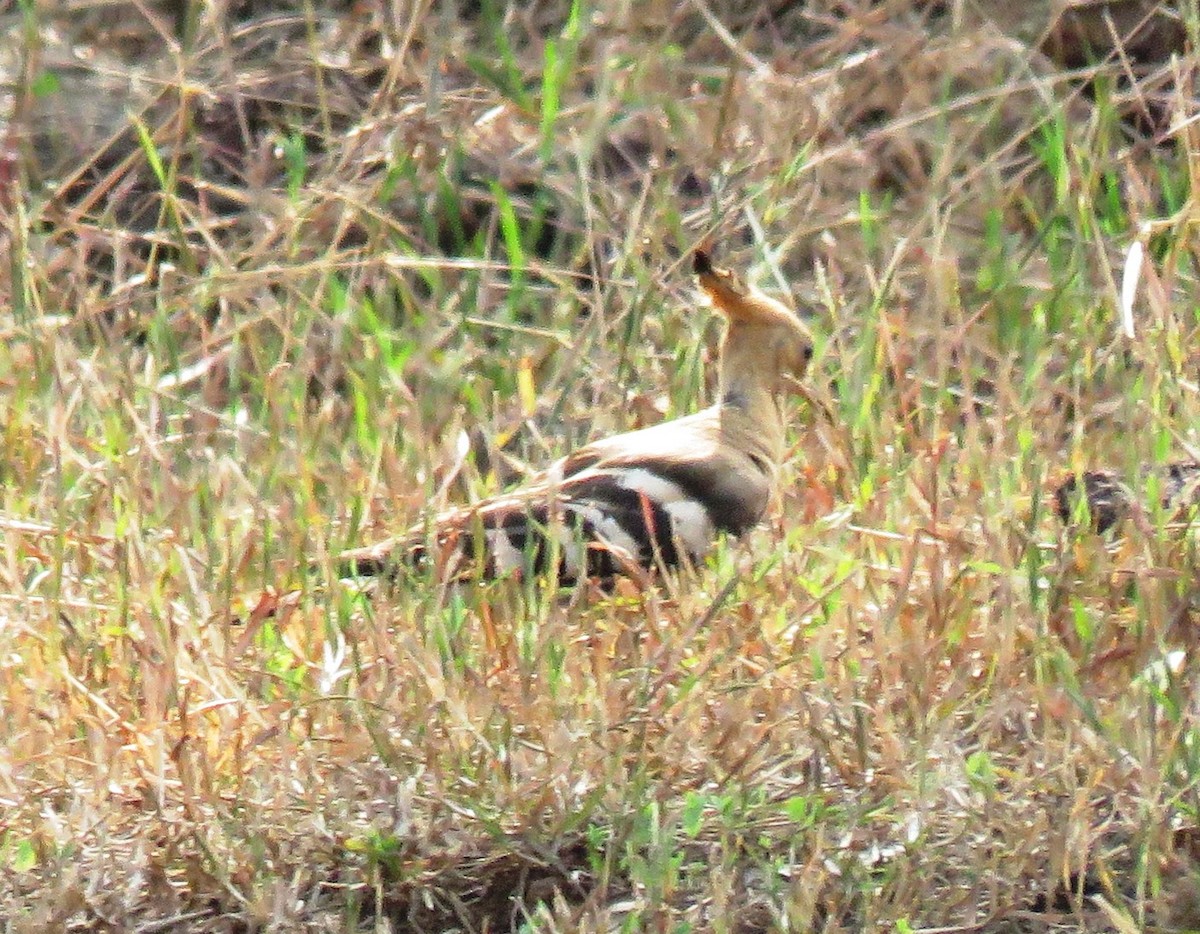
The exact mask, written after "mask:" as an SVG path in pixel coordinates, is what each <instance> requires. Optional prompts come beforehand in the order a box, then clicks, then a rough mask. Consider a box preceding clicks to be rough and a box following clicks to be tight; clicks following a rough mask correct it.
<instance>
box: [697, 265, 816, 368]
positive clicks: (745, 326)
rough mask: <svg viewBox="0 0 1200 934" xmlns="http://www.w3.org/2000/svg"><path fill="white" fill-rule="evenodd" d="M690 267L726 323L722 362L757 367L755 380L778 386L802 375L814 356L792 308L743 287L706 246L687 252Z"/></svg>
mask: <svg viewBox="0 0 1200 934" xmlns="http://www.w3.org/2000/svg"><path fill="white" fill-rule="evenodd" d="M692 270H693V272H695V274H696V279H697V281H698V282H699V283H700V288H701V289H702V290H703V291H704V293H705V294H706V295H707V296H708V297H709V299H711V300H712V303H713V305H714V306H716V308H717V309H718V310H719V311H721V313H722V314H724V315H725V317H726V319H727V320H728V321H729V329H728V331H727V332H726V336H725V345H724V347H725V357H726V359H725V363H726V365H727V366H734V367H738V368H757V369H758V370H759V372H758V374H757V375H758V376H759V378H761V379H767V380H770V379H772V378H773V379H774V380H776V386H777V388H782V387H783V386H784V385H786V384H787V382H788V381H789V378H791V380H798V379H800V378H801V377H802V376H804V373H805V370H806V369H807V368H808V362H809V360H811V359H812V354H813V344H812V334H811V333H810V332H809V330H808V328H807V327H806V326H805V325H804V323H803V322H802V321H801V320H800V318H799V317H798V316H797V314H796V313H795V312H794V311H793V310H792V309H791V308H789V307H788V306H787V305H785V304H784V303H783V302H781V301H779V300H778V299H775V298H771V297H770V296H769V295H764V294H763V293H762V292H760V291H758V289H755V288H754V287H752V286H747V285H745V284H744V283H743V282H742V281H741V280H740V279H739V278H738V277H737V275H735V274H734V273H733V272H731V271H730V270H728V269H720V268H718V267H716V266H714V265H713V263H712V257H710V256H709V254H708V252H707V251H705V250H696V252H695V253H694V254H693V255H692ZM736 375H738V376H749V375H751V374H749V373H745V374H736Z"/></svg>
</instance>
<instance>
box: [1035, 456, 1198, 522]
mask: <svg viewBox="0 0 1200 934" xmlns="http://www.w3.org/2000/svg"><path fill="white" fill-rule="evenodd" d="M1141 475H1142V480H1143V481H1144V482H1148V481H1149V480H1150V477H1151V476H1153V477H1154V480H1155V484H1156V487H1157V489H1158V494H1159V505H1160V506H1161V507H1162V508H1163V509H1165V510H1167V511H1169V512H1173V513H1182V512H1186V511H1187V510H1188V509H1189V508H1190V507H1192V506H1195V505H1197V504H1200V463H1195V462H1188V461H1180V462H1178V463H1172V464H1165V465H1163V466H1162V467H1145V468H1143V469H1142V471H1141ZM1080 500H1083V501H1085V502H1086V503H1087V512H1086V515H1087V519H1088V522H1089V524H1090V526H1091V528H1092V529H1093V531H1096V532H1107V531H1108V530H1109V529H1111V528H1113V527H1114V526H1115V525H1117V524H1118V523H1119V522H1120V521H1121V520H1122V519H1124V518H1125V517H1126V516H1127V515H1129V513H1130V511H1131V510H1132V509H1133V508H1134V504H1135V503H1137V501H1138V497H1137V495H1136V494H1135V493H1134V492H1133V491H1132V490H1131V489H1130V488H1129V487H1128V486H1126V485H1125V484H1124V483H1122V482H1121V479H1120V476H1119V475H1118V473H1117V472H1116V471H1113V470H1086V471H1084V472H1083V473H1081V474H1079V476H1078V477H1076V476H1074V475H1072V476H1070V477H1067V478H1066V479H1065V480H1063V481H1062V482H1061V483H1060V484H1058V486H1057V487H1056V488H1055V490H1054V511H1055V514H1056V515H1057V516H1058V518H1059V519H1060V520H1061V521H1062V522H1063V523H1064V524H1066V525H1070V524H1071V523H1072V522H1073V520H1074V519H1075V517H1076V515H1078V513H1077V512H1076V510H1077V509H1078V508H1079V502H1080Z"/></svg>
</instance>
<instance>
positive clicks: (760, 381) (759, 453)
mask: <svg viewBox="0 0 1200 934" xmlns="http://www.w3.org/2000/svg"><path fill="white" fill-rule="evenodd" d="M692 269H693V272H694V274H695V277H696V281H697V283H698V285H699V287H700V290H701V291H702V292H703V293H705V294H706V295H707V297H708V299H709V300H710V301H711V304H712V306H713V307H715V308H716V309H717V310H718V311H719V312H721V313H722V315H723V316H724V318H725V320H726V328H725V333H724V336H723V338H722V341H721V347H720V355H719V363H718V379H717V399H716V402H715V403H713V404H712V405H711V406H709V407H708V408H706V409H703V410H702V411H699V412H696V413H694V414H691V415H686V416H683V417H680V418H676V419H672V420H670V421H666V422H662V423H660V424H658V425H654V426H651V427H648V428H642V429H638V430H635V431H629V432H625V433H623V434H617V435H613V436H611V437H607V438H601V439H599V440H596V441H593V442H591V443H590V444H587V445H586V446H584V447H581V448H579V449H578V450H576V451H574V452H572V453H570V454H567V455H566V456H565V457H562V458H561V459H559V460H557V461H556V462H554V463H553V464H551V465H550V466H549V467H548V468H547V469H546V470H544V471H543V472H542V473H540V474H539V475H537V476H535V477H533V478H532V479H530V480H529V481H527V482H526V483H525V485H523V486H520V487H518V488H517V489H515V490H513V491H511V492H508V493H503V494H500V495H497V496H494V497H491V498H488V499H484V500H482V501H479V502H476V503H474V504H471V505H466V506H459V507H454V508H450V509H448V510H446V511H443V512H440V513H438V514H436V515H434V516H432V517H431V519H429V520H427V521H426V522H422V523H419V524H417V525H415V526H413V527H412V528H410V529H408V530H406V531H405V532H403V533H401V534H399V535H397V536H394V537H392V538H389V539H386V540H383V541H380V542H376V543H374V544H371V545H367V546H365V547H360V548H355V549H352V550H349V551H345V552H343V553H341V554H340V555H339V556H338V558H337V559H336V562H337V566H338V567H339V568H340V569H341V573H342V574H343V576H347V577H360V578H362V577H378V576H383V577H395V576H396V575H397V574H398V573H400V571H401V570H402V569H403V568H405V567H410V568H411V567H414V566H420V565H421V564H422V562H426V563H429V562H432V564H433V567H434V568H435V569H436V570H437V573H439V575H441V576H443V577H445V578H454V579H463V578H465V577H469V576H471V575H475V576H477V578H478V579H484V580H490V579H495V578H501V577H505V576H509V575H520V576H523V575H527V574H535V575H538V574H546V573H552V574H555V575H556V576H557V579H558V582H559V583H560V584H563V585H570V584H573V583H575V582H577V581H578V580H579V579H580V578H584V577H586V578H588V579H592V580H597V581H599V582H601V583H604V582H611V581H613V580H614V579H615V578H616V577H618V576H625V577H637V576H638V575H639V574H648V573H650V574H652V573H657V572H660V571H662V570H665V569H672V568H678V567H679V566H681V565H688V564H691V565H693V566H694V565H696V564H697V563H698V562H701V561H702V560H703V559H704V557H705V555H706V554H707V553H708V552H709V551H710V550H711V548H712V547H713V545H714V543H715V541H716V540H717V538H718V537H719V534H720V533H728V534H729V535H732V536H741V535H744V534H745V533H746V532H748V531H749V530H750V529H751V528H753V527H754V526H755V525H757V524H758V523H759V522H760V521H761V519H762V518H763V516H764V514H765V513H766V511H767V508H768V504H769V502H770V500H771V498H772V496H773V495H775V493H776V491H777V487H778V485H779V480H780V468H781V465H782V462H783V459H784V456H785V453H786V448H785V432H786V429H787V427H788V422H789V411H790V406H789V402H790V399H789V396H790V395H791V393H792V392H793V391H796V390H797V389H800V388H801V387H802V386H803V383H802V382H801V380H802V378H803V377H804V375H805V372H806V370H807V368H808V365H809V361H810V360H811V358H812V355H813V341H812V335H811V332H810V331H809V329H808V327H807V326H806V325H805V324H804V323H803V322H802V320H801V319H800V317H799V315H798V314H797V313H796V312H795V311H794V310H793V309H792V308H791V307H790V306H789V305H787V304H785V303H784V302H782V301H780V300H778V299H776V298H773V297H771V296H768V295H766V294H765V293H763V292H761V291H759V290H758V289H756V288H753V287H750V286H747V285H746V284H744V283H743V282H742V280H741V279H740V278H739V277H738V276H737V275H736V274H735V273H733V272H731V271H730V270H727V269H721V268H718V267H716V266H714V265H713V262H712V258H711V256H710V254H709V252H708V250H707V249H703V248H701V249H697V250H695V251H694V252H693V255H692Z"/></svg>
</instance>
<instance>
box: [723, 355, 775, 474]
mask: <svg viewBox="0 0 1200 934" xmlns="http://www.w3.org/2000/svg"><path fill="white" fill-rule="evenodd" d="M778 387H779V379H778V374H776V373H774V372H773V371H772V369H771V362H770V361H764V360H762V359H761V358H760V357H759V354H756V353H750V352H748V350H746V349H743V348H742V347H740V346H738V345H737V344H736V343H732V342H727V343H726V346H725V348H724V353H723V354H722V357H721V369H720V379H719V381H718V387H717V388H718V393H719V394H718V397H717V398H718V402H717V410H718V412H719V413H720V417H721V434H722V437H723V440H725V441H726V442H727V443H729V444H731V445H733V446H735V447H737V448H740V449H741V450H743V451H745V453H747V454H750V455H753V456H755V457H756V458H758V459H760V460H764V461H766V462H767V463H769V464H771V465H772V466H778V465H779V463H780V462H781V461H782V460H783V455H784V448H785V437H784V430H785V425H784V419H783V411H782V400H781V399H780V398H779V392H778Z"/></svg>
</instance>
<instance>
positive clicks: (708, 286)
mask: <svg viewBox="0 0 1200 934" xmlns="http://www.w3.org/2000/svg"><path fill="white" fill-rule="evenodd" d="M692 272H694V273H695V274H696V281H697V282H699V283H700V288H701V289H702V290H703V291H704V293H705V294H706V295H707V296H708V297H709V299H711V300H712V303H713V305H714V306H715V307H716V308H717V309H718V310H719V311H721V312H722V313H723V314H724V315H725V317H727V318H728V319H729V320H730V321H731V322H736V323H738V324H773V323H777V322H778V321H779V319H780V318H781V317H782V318H786V319H789V320H791V321H795V320H796V316H795V314H794V313H793V312H792V310H791V309H790V308H788V307H787V305H785V304H783V302H780V301H778V300H776V299H774V298H771V297H770V296H768V295H764V294H763V293H761V292H759V291H758V290H757V289H754V288H751V287H748V286H746V285H745V284H744V283H743V282H742V281H741V280H740V279H739V278H738V277H737V275H736V274H735V273H734V272H732V271H731V270H728V269H721V268H720V267H718V266H714V265H713V262H712V257H711V256H710V255H709V253H708V251H707V250H705V249H697V250H696V251H695V252H694V253H693V254H692Z"/></svg>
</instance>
